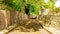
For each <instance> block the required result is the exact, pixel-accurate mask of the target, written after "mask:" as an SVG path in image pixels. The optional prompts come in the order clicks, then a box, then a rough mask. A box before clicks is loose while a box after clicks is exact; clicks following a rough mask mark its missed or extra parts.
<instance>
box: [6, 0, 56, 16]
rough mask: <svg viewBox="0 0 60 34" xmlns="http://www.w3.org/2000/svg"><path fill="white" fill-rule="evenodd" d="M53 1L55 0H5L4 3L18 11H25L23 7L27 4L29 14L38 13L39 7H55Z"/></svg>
mask: <svg viewBox="0 0 60 34" xmlns="http://www.w3.org/2000/svg"><path fill="white" fill-rule="evenodd" d="M55 1H56V0H48V2H44V0H6V1H5V3H6V4H7V5H8V6H10V7H12V8H14V9H15V10H18V11H20V12H23V11H24V12H25V10H24V8H25V6H27V8H28V9H29V11H30V12H29V14H30V15H38V14H39V10H41V9H46V8H48V9H55V6H54V4H55ZM28 4H29V5H28Z"/></svg>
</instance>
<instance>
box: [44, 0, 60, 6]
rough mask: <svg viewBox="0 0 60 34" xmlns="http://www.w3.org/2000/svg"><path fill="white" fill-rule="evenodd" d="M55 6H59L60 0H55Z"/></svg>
mask: <svg viewBox="0 0 60 34" xmlns="http://www.w3.org/2000/svg"><path fill="white" fill-rule="evenodd" d="M44 1H45V2H48V0H44ZM55 6H56V7H60V0H57V1H56V2H55Z"/></svg>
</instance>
